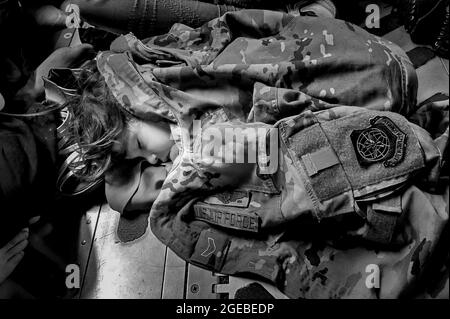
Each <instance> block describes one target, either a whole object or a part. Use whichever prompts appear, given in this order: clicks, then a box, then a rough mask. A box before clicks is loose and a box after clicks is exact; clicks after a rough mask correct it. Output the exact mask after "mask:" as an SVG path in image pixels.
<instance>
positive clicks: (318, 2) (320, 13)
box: [290, 0, 337, 18]
mask: <svg viewBox="0 0 450 319" xmlns="http://www.w3.org/2000/svg"><path fill="white" fill-rule="evenodd" d="M336 11H337V10H336V6H335V5H334V3H333V1H332V0H303V1H299V2H297V3H296V4H295V5H294V9H293V10H292V12H293V13H294V15H301V16H313V17H321V18H335V17H336ZM292 12H290V13H292Z"/></svg>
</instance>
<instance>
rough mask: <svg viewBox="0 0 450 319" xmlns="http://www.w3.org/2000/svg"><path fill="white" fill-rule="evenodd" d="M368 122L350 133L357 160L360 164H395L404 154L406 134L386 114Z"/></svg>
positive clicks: (400, 160) (391, 165)
mask: <svg viewBox="0 0 450 319" xmlns="http://www.w3.org/2000/svg"><path fill="white" fill-rule="evenodd" d="M370 124H371V125H370V126H369V127H368V128H365V129H363V130H355V131H353V132H352V133H351V135H350V137H351V139H352V143H353V147H354V149H355V152H356V158H357V159H358V162H359V163H360V164H361V165H362V166H368V165H371V164H374V163H378V162H383V165H384V166H385V167H394V166H397V165H398V164H399V163H401V162H402V160H403V158H404V156H405V148H406V142H407V135H406V134H405V133H403V132H402V131H401V130H400V129H399V127H398V126H397V125H396V124H395V123H394V122H393V121H392V120H391V119H389V118H388V117H386V116H376V117H374V118H372V119H370Z"/></svg>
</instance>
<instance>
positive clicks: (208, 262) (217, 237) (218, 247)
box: [190, 229, 230, 271]
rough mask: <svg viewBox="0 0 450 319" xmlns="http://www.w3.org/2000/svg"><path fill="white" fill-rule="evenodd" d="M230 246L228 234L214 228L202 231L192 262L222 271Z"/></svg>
mask: <svg viewBox="0 0 450 319" xmlns="http://www.w3.org/2000/svg"><path fill="white" fill-rule="evenodd" d="M229 246H230V239H229V238H228V237H227V236H225V235H223V234H221V233H219V232H216V231H214V230H212V229H206V230H204V231H202V232H201V233H200V236H199V238H198V241H197V244H196V245H195V249H194V253H193V254H192V256H191V258H190V262H191V263H193V264H197V265H201V266H205V267H208V268H210V269H213V270H214V271H220V270H221V269H222V265H223V262H224V260H225V258H226V256H227V253H228V248H229Z"/></svg>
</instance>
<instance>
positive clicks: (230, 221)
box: [194, 202, 260, 233]
mask: <svg viewBox="0 0 450 319" xmlns="http://www.w3.org/2000/svg"><path fill="white" fill-rule="evenodd" d="M194 213H195V219H197V220H201V221H205V222H207V223H209V224H213V225H217V226H221V227H224V228H232V229H236V230H243V231H248V232H254V233H257V232H259V225H260V220H259V217H258V216H257V215H256V214H254V213H249V212H245V211H243V210H240V211H239V210H238V209H237V208H236V207H227V206H224V205H210V204H206V203H201V202H200V203H197V204H195V205H194Z"/></svg>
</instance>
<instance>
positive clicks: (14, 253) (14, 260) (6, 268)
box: [0, 228, 29, 285]
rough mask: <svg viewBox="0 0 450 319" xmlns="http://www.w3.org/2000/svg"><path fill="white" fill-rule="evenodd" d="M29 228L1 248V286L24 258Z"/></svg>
mask: <svg viewBox="0 0 450 319" xmlns="http://www.w3.org/2000/svg"><path fill="white" fill-rule="evenodd" d="M28 234H29V230H28V228H25V229H22V231H21V232H20V233H18V234H17V235H16V237H14V238H13V239H12V240H11V241H10V242H9V243H7V244H6V245H5V246H4V247H2V248H0V285H1V284H2V283H3V282H4V281H5V280H6V279H7V278H8V277H9V275H11V273H12V272H13V270H14V269H15V268H16V266H17V265H18V264H19V262H20V261H21V260H22V258H23V256H24V252H23V250H24V249H25V247H27V245H28Z"/></svg>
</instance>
